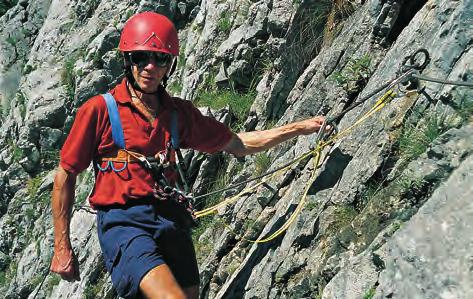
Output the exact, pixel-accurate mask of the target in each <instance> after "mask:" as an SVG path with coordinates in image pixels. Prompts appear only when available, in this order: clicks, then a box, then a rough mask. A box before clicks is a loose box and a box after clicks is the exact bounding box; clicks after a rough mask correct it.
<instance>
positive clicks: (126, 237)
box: [51, 12, 324, 298]
mask: <svg viewBox="0 0 473 299" xmlns="http://www.w3.org/2000/svg"><path fill="white" fill-rule="evenodd" d="M119 49H120V51H121V52H122V53H123V55H124V63H125V67H126V78H124V79H123V81H122V82H121V83H120V84H118V85H117V86H116V87H115V88H114V89H112V90H111V91H110V94H111V95H112V96H113V99H114V100H115V101H116V104H117V106H118V112H119V118H120V121H121V125H122V132H123V136H124V138H123V141H124V145H123V146H122V149H120V147H119V146H117V141H116V138H115V137H114V136H115V135H114V134H116V133H113V132H112V131H113V129H112V128H111V121H110V120H109V116H110V113H111V112H109V110H108V109H109V108H108V106H107V104H106V102H105V100H104V99H105V97H102V96H95V97H93V98H91V99H90V100H88V101H87V102H86V103H85V104H84V105H83V106H82V107H81V108H80V109H79V111H78V113H77V115H76V119H75V122H74V125H73V127H72V129H71V132H70V134H69V136H68V138H67V140H66V142H65V143H64V146H63V148H62V150H61V159H60V165H59V167H58V170H57V174H56V177H55V180H54V188H53V194H52V210H53V222H54V256H53V259H52V263H51V271H53V272H56V273H58V274H60V275H61V277H62V278H64V279H66V280H68V281H74V280H79V269H78V262H77V259H76V257H75V255H74V252H73V250H72V246H71V242H70V238H69V234H70V232H69V225H70V214H71V209H72V206H73V203H74V186H75V182H76V176H77V175H78V173H80V172H81V171H83V170H85V169H86V168H87V167H88V165H89V164H90V162H91V161H93V163H94V169H95V186H94V190H93V192H92V193H91V195H90V198H89V201H90V204H91V205H92V207H93V208H94V209H96V210H97V230H98V235H99V241H100V245H101V248H102V253H103V257H104V260H105V264H106V268H107V270H108V271H109V272H110V274H111V278H112V282H113V285H114V287H115V288H116V290H117V292H118V294H119V295H120V296H122V297H125V298H136V297H137V296H144V297H145V298H198V293H199V289H198V286H199V274H198V269H197V262H196V259H195V252H194V248H193V244H192V241H191V238H190V233H189V229H187V228H185V227H183V225H181V222H180V221H179V215H176V214H178V213H182V210H177V209H175V205H172V204H171V202H173V200H171V199H169V200H159V199H157V198H156V190H158V191H162V190H161V189H162V188H161V187H163V186H160V185H161V182H155V181H154V180H153V177H152V176H151V175H150V172H149V171H148V170H147V169H145V167H143V165H142V164H141V163H137V162H138V159H137V157H136V156H138V158H139V157H144V156H156V154H158V155H157V156H163V157H167V158H164V159H165V160H166V159H168V160H167V161H172V160H173V156H174V153H172V149H171V151H170V147H169V144H170V142H169V140H170V139H171V138H172V134H173V133H172V130H173V129H172V124H171V123H172V120H173V115H174V114H175V113H177V120H178V123H177V132H178V133H179V138H180V140H181V142H180V143H181V146H182V147H184V148H194V149H197V150H200V151H204V152H209V153H212V152H216V151H226V152H228V153H232V154H234V155H237V156H243V155H248V154H252V153H256V152H259V151H263V150H266V149H269V148H271V147H273V146H275V145H277V144H279V143H281V142H283V141H285V140H288V139H289V138H292V137H295V136H298V135H301V134H311V133H314V132H316V131H318V130H319V128H320V127H321V125H322V122H323V120H324V119H323V117H315V118H312V119H307V120H303V121H300V122H295V123H292V124H288V125H285V126H282V127H279V128H274V129H270V130H265V131H255V132H244V133H239V134H235V133H233V132H231V131H230V130H229V129H228V128H227V127H226V126H225V125H223V124H222V123H219V122H217V121H216V120H214V119H211V118H208V117H205V116H202V114H201V113H200V112H199V110H198V109H196V108H195V107H194V106H192V104H191V103H190V102H189V101H184V100H181V99H178V98H171V97H170V96H169V95H168V94H167V93H166V91H165V89H164V87H163V84H162V83H163V82H165V81H166V80H167V79H168V77H169V75H170V73H171V69H172V67H173V64H174V63H175V58H176V57H177V55H178V53H179V44H178V36H177V32H176V29H175V28H174V26H173V24H172V23H171V21H169V19H167V18H166V17H164V16H162V15H159V14H156V13H153V12H144V13H140V14H137V15H135V16H133V17H132V18H130V20H128V21H127V23H126V24H125V26H124V28H123V31H122V34H121V37H120V44H119ZM115 101H114V102H115ZM110 117H111V116H110ZM170 153H171V154H170ZM158 193H159V192H158ZM158 197H159V196H158Z"/></svg>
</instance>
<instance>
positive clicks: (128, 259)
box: [97, 213, 165, 298]
mask: <svg viewBox="0 0 473 299" xmlns="http://www.w3.org/2000/svg"><path fill="white" fill-rule="evenodd" d="M107 216H109V217H107ZM107 216H105V217H104V215H103V213H99V215H98V220H99V221H98V223H97V229H98V232H99V242H100V246H101V247H102V254H103V257H104V260H105V264H106V267H107V270H108V272H109V273H110V276H111V279H112V283H113V286H114V288H115V289H116V290H117V293H118V294H119V295H120V296H121V297H124V298H135V297H136V296H137V294H138V293H139V289H140V282H141V280H142V278H143V277H144V276H145V275H146V274H147V273H148V272H149V271H151V270H152V269H154V268H155V267H157V266H159V265H162V264H164V263H165V261H164V258H163V254H162V250H161V248H160V247H159V246H158V244H157V243H156V241H155V239H154V238H153V235H152V234H151V233H149V232H148V231H147V230H145V229H143V228H140V227H136V226H128V225H124V224H126V223H127V222H126V221H124V220H127V219H126V217H124V216H123V215H122V214H120V216H117V213H115V214H108V215H107ZM111 216H113V217H111ZM125 216H126V215H125Z"/></svg>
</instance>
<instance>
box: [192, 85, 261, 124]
mask: <svg viewBox="0 0 473 299" xmlns="http://www.w3.org/2000/svg"><path fill="white" fill-rule="evenodd" d="M211 80H214V79H211ZM205 86H209V85H208V84H205V83H204V88H202V89H200V90H199V91H198V94H197V97H196V100H195V102H194V103H195V104H196V105H197V106H199V107H202V106H206V107H210V108H211V109H214V110H219V109H222V108H225V107H230V110H231V111H232V112H233V114H234V115H235V116H236V118H237V122H236V123H233V124H231V127H232V129H235V130H236V131H239V130H240V129H241V126H242V124H243V123H244V121H245V120H246V118H247V116H248V112H249V111H250V108H251V105H252V104H253V102H254V100H255V98H256V90H254V89H250V90H249V91H247V92H240V91H237V90H235V89H234V88H233V87H232V86H231V87H230V88H229V89H217V88H216V86H215V84H212V85H211V86H212V87H205Z"/></svg>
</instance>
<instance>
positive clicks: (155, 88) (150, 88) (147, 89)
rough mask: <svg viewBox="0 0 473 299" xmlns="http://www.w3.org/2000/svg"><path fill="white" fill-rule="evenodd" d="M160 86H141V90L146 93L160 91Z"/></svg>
mask: <svg viewBox="0 0 473 299" xmlns="http://www.w3.org/2000/svg"><path fill="white" fill-rule="evenodd" d="M158 87H159V84H140V88H141V89H142V90H143V91H144V92H146V93H154V92H156V91H158Z"/></svg>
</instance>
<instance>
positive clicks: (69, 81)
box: [61, 57, 77, 99]
mask: <svg viewBox="0 0 473 299" xmlns="http://www.w3.org/2000/svg"><path fill="white" fill-rule="evenodd" d="M76 60H77V57H69V58H66V61H65V62H64V66H63V69H62V71H61V83H62V85H64V88H65V89H66V94H67V96H68V97H69V99H73V98H74V94H75V89H76V82H75V76H76V74H75V73H74V63H75V61H76Z"/></svg>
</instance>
